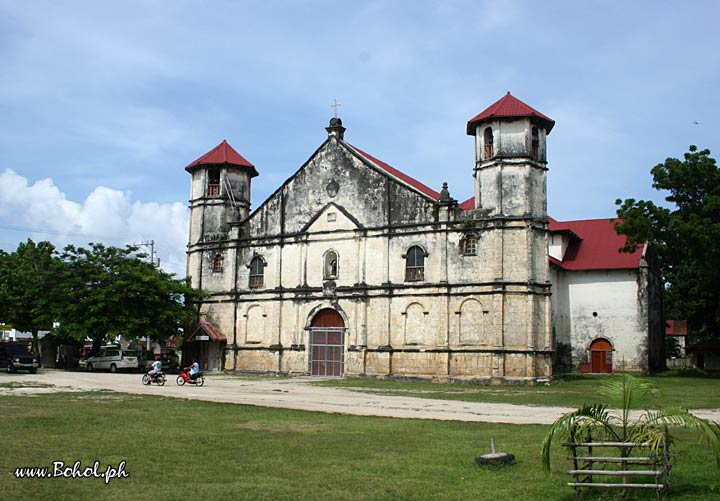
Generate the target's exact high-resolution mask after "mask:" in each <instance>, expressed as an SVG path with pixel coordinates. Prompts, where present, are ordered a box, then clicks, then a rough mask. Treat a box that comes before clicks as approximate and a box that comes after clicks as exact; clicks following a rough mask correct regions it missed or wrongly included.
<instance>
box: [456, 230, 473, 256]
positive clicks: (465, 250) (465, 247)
mask: <svg viewBox="0 0 720 501" xmlns="http://www.w3.org/2000/svg"><path fill="white" fill-rule="evenodd" d="M460 252H461V253H462V255H463V256H477V237H476V236H475V235H465V236H464V237H463V238H462V240H460Z"/></svg>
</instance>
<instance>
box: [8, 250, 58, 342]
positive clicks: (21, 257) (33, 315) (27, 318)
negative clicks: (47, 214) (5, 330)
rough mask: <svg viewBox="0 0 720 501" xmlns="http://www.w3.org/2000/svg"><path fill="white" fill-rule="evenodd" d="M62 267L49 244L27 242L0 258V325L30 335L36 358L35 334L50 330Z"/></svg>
mask: <svg viewBox="0 0 720 501" xmlns="http://www.w3.org/2000/svg"><path fill="white" fill-rule="evenodd" d="M62 268H63V264H62V262H61V261H60V259H59V257H58V255H57V253H56V251H55V247H54V246H53V245H52V244H51V243H50V242H39V243H37V244H36V243H35V242H33V241H32V240H30V239H28V241H27V242H24V243H20V244H19V245H18V247H17V250H15V252H13V253H11V254H7V253H3V255H2V256H0V299H1V300H2V302H3V306H2V310H1V311H2V319H1V320H2V321H3V322H6V323H9V324H11V325H12V326H13V328H15V329H17V330H19V331H23V332H31V333H32V336H33V341H32V343H33V351H34V352H35V353H36V354H37V355H40V345H39V341H38V334H39V332H40V331H41V330H50V329H52V327H53V321H54V320H55V319H56V317H57V306H58V304H59V301H60V297H61V294H62V288H61V284H60V282H59V280H58V279H59V278H60V277H61V275H62Z"/></svg>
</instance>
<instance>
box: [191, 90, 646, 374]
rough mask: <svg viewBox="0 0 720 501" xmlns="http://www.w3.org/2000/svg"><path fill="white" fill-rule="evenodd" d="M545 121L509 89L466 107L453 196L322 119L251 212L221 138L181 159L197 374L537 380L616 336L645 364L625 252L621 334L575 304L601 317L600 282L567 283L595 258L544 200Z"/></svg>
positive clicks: (587, 359) (615, 344) (585, 360)
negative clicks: (467, 148) (301, 156)
mask: <svg viewBox="0 0 720 501" xmlns="http://www.w3.org/2000/svg"><path fill="white" fill-rule="evenodd" d="M554 124H555V122H554V121H553V120H552V119H550V118H549V117H547V116H545V115H543V114H542V113H540V112H538V111H536V110H534V109H533V108H531V107H530V106H528V105H527V104H525V103H523V102H522V101H520V100H519V99H517V98H515V97H514V96H512V95H511V94H510V93H509V92H508V93H507V95H505V96H504V97H502V98H501V99H500V100H498V101H497V102H496V103H494V104H493V105H491V106H490V107H488V108H487V109H486V110H485V111H483V112H482V113H480V114H478V115H477V116H475V117H474V118H472V119H471V120H470V121H468V123H467V134H468V135H470V136H471V137H472V138H473V139H474V145H475V163H474V165H471V166H468V167H467V169H468V177H469V176H472V178H473V182H474V196H473V197H472V198H471V199H470V200H467V201H465V202H462V203H458V201H456V200H454V199H453V198H452V197H451V196H450V194H449V192H448V189H447V185H446V184H443V186H442V188H441V189H440V191H435V190H434V189H432V188H430V187H428V186H426V185H424V184H423V183H421V182H419V181H417V180H416V179H413V178H412V177H410V176H408V175H407V174H405V173H403V172H400V171H398V170H397V169H395V168H393V167H391V166H390V165H388V164H386V163H384V162H383V161H381V160H379V159H377V158H375V157H373V156H372V155H370V154H369V153H366V152H365V151H363V150H361V149H359V148H357V147H355V146H353V145H352V144H350V143H348V142H346V141H345V128H344V127H343V124H342V121H341V120H340V119H339V118H333V119H331V120H330V124H329V126H328V127H327V128H326V131H327V138H326V139H325V141H324V142H323V143H322V144H321V145H320V147H319V148H318V149H317V150H316V151H315V153H313V155H312V156H311V157H310V158H309V159H308V160H307V161H306V162H305V163H304V164H303V165H302V166H301V167H300V169H299V170H298V171H297V172H296V173H295V174H293V175H292V176H291V177H290V178H289V179H288V180H287V181H285V183H284V184H283V185H282V186H280V187H279V188H278V189H277V190H276V191H275V192H274V193H273V194H272V195H271V196H270V197H269V198H268V199H267V200H265V201H264V202H263V203H262V204H261V205H260V206H259V207H258V208H257V209H255V210H253V211H252V212H251V210H250V207H251V206H250V196H251V183H252V179H253V178H254V177H256V176H258V171H257V170H256V168H255V166H253V165H252V164H251V163H250V162H249V161H248V160H246V159H245V158H244V157H243V156H242V155H240V154H239V153H238V152H237V151H235V150H234V149H233V148H232V147H231V146H230V145H229V144H228V143H227V142H226V141H223V142H222V143H220V144H219V145H218V146H217V147H215V148H214V149H213V150H211V151H210V152H208V153H207V154H205V155H203V156H202V157H200V158H198V159H197V160H195V161H194V162H192V163H191V164H190V165H188V166H187V167H186V170H187V171H188V172H189V173H190V174H191V175H192V188H191V197H190V233H189V245H188V265H187V266H188V268H187V273H188V275H189V276H190V277H191V280H192V285H193V287H196V288H199V289H202V290H204V291H205V292H207V296H206V297H205V298H204V299H202V300H201V301H200V302H199V303H198V304H197V305H196V306H197V307H198V308H199V310H200V312H201V321H200V322H199V324H198V325H197V326H195V327H194V328H193V329H191V330H189V331H188V333H187V336H186V339H185V347H186V349H187V350H188V351H189V352H192V353H194V354H195V355H197V356H199V357H200V358H201V363H202V364H203V366H204V367H206V368H208V369H209V370H212V369H225V370H235V371H243V372H254V373H283V374H309V375H317V376H343V375H353V376H356V375H357V376H360V375H361V376H370V377H414V378H428V379H434V380H444V381H476V382H489V383H524V384H535V383H537V382H542V381H547V380H548V379H549V378H551V377H552V374H553V370H554V369H553V368H554V366H555V367H563V365H566V366H568V368H569V369H571V370H576V369H578V368H579V367H580V364H586V365H585V366H584V367H585V368H587V367H589V368H590V369H589V370H588V371H592V370H593V368H595V369H597V371H598V372H607V369H608V367H612V353H614V352H616V351H617V349H618V348H620V347H622V349H623V350H625V351H623V360H625V362H626V363H627V364H628V367H629V368H630V369H636V370H648V369H649V367H650V365H652V364H649V362H648V356H649V355H648V353H649V350H648V343H649V338H650V335H649V332H650V329H649V327H648V325H649V321H648V308H647V301H645V305H646V306H645V310H644V313H643V311H641V310H642V307H641V306H640V299H639V298H640V296H642V295H643V294H645V296H647V294H646V292H647V291H646V289H647V287H646V285H645V282H647V277H645V278H643V277H640V275H639V273H640V272H641V265H640V259H639V258H638V256H634V257H633V259H634V261H632V260H631V261H632V262H633V263H634V264H633V266H634V268H633V266H630V267H629V268H622V267H621V268H618V270H624V271H619V273H620V274H621V275H622V277H623V278H628V277H629V281H630V282H632V284H635V288H634V289H633V290H634V291H635V292H634V294H635V296H636V297H634V298H633V299H632V302H633V305H630V306H628V308H631V309H633V311H635V312H636V313H637V315H634V316H633V315H630V314H626V313H627V312H625V311H624V312H623V315H624V317H623V319H621V320H620V321H619V322H616V323H614V324H612V325H614V326H620V327H621V330H622V332H618V331H615V330H610V329H608V330H603V329H602V328H600V329H598V328H597V326H596V325H594V324H593V323H592V321H591V320H588V319H586V318H585V316H586V311H585V310H587V308H588V307H589V308H595V309H596V310H600V311H598V312H596V316H595V317H592V313H591V314H590V318H597V317H598V316H601V317H600V319H599V321H598V322H602V321H604V320H606V319H608V318H609V317H614V316H615V313H616V312H615V307H614V306H613V305H612V300H613V294H612V293H609V297H608V301H610V303H603V305H602V306H603V307H602V308H601V307H599V306H598V307H595V306H594V305H593V304H590V305H589V306H588V305H584V306H580V305H579V304H578V303H577V302H576V301H575V297H574V296H573V294H574V293H575V291H577V290H580V289H582V287H579V286H577V284H576V282H580V283H583V280H585V281H587V280H588V278H587V276H586V275H587V273H588V272H589V271H590V270H582V269H580V270H576V268H577V267H574V265H573V263H575V264H577V263H576V262H575V261H573V259H575V258H576V257H577V256H578V255H581V254H578V250H579V249H583V250H586V251H589V252H590V253H592V252H594V251H593V250H590V249H589V247H591V246H592V245H593V244H592V243H591V240H592V238H590V237H586V236H585V237H584V236H583V231H581V230H578V231H573V228H575V226H574V225H573V224H571V223H558V222H557V221H554V220H552V219H551V218H549V217H548V214H547V189H546V186H547V172H548V167H547V157H546V137H547V135H548V134H549V133H550V131H551V130H552V128H553V126H554ZM598 226H602V224H600V223H598ZM605 226H606V227H609V228H611V227H612V226H611V223H610V222H609V220H608V221H607V222H606V223H605ZM583 246H584V247H583ZM621 246H622V243H621V244H620V245H619V247H621ZM606 250H609V251H610V252H613V253H616V254H617V248H615V249H614V250H613V249H606ZM639 252H641V251H639ZM581 268H582V265H581ZM633 270H634V271H633ZM576 271H579V272H581V273H580V274H582V273H585V275H582V276H580V274H576ZM636 275H637V277H636ZM646 275H647V273H646ZM643 280H645V282H643ZM632 284H630V285H628V287H629V288H628V291H627V294H625V295H624V299H626V298H627V297H630V296H632V294H633V292H632V291H630V289H632ZM608 287H609V288H612V285H609V286H608ZM608 290H609V289H608ZM643 291H644V292H643ZM553 294H555V295H556V296H555V297H553ZM590 297H592V293H590ZM646 299H647V298H646ZM561 310H562V311H561ZM630 317H632V318H630ZM628 319H630V320H628ZM624 321H632V322H633V328H635V331H633V336H634V337H633V339H632V340H631V341H628V343H631V344H633V348H632V349H631V348H627V347H626V346H625V344H628V343H625V344H623V343H624V341H622V340H623V339H624V338H625V330H626V329H625V328H626V327H627V326H626V325H623V322H624ZM598 322H595V323H596V324H597V323H598ZM643 325H644V326H645V328H644V327H643ZM580 326H582V327H580ZM643 329H644V331H643ZM576 332H580V333H582V335H581V338H582V339H580V340H575V338H574V336H575V335H576ZM643 332H644V334H643ZM640 338H642V339H640ZM597 342H600V344H597ZM593 343H595V344H593ZM638 343H639V344H641V345H644V348H642V347H641V348H639V349H638V350H635V351H633V350H634V347H635V345H636V344H638ZM596 351H602V352H603V355H602V356H603V357H604V358H603V361H604V362H608V363H609V364H610V365H609V366H608V363H604V364H603V365H602V366H601V365H598V364H599V360H600V356H599V355H594V353H595V352H596ZM608 353H609V355H608ZM626 353H627V357H628V358H625V356H626ZM630 358H632V359H630ZM595 359H597V363H596V364H595V366H593V361H594V360H595ZM587 364H590V365H589V366H588V365H587ZM611 370H612V369H611Z"/></svg>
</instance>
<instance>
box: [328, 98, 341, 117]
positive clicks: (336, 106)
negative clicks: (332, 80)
mask: <svg viewBox="0 0 720 501" xmlns="http://www.w3.org/2000/svg"><path fill="white" fill-rule="evenodd" d="M340 106H342V105H341V104H340V103H338V102H337V99H333V104H331V105H330V107H331V108H334V109H335V118H337V109H338V108H339V107H340Z"/></svg>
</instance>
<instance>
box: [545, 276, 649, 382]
mask: <svg viewBox="0 0 720 501" xmlns="http://www.w3.org/2000/svg"><path fill="white" fill-rule="evenodd" d="M565 273H566V274H565V278H566V283H567V291H568V307H569V324H570V334H571V338H572V344H573V362H574V363H575V364H577V363H578V362H582V361H585V360H583V359H582V358H583V357H584V356H585V353H586V350H587V349H588V348H589V346H590V343H591V342H592V341H593V340H594V339H598V338H605V339H607V340H608V341H610V342H611V343H612V345H613V348H614V353H613V369H614V370H617V369H620V368H621V366H622V364H623V361H624V363H625V367H626V368H627V369H630V370H641V369H642V370H644V369H645V368H646V364H647V354H646V349H647V318H643V317H642V316H641V314H640V309H639V307H638V296H637V274H636V272H635V271H634V270H603V271H580V272H565ZM555 306H556V307H560V306H561V304H558V303H556V305H555ZM593 313H597V316H594V315H593ZM554 316H555V317H556V318H557V314H555V315H554Z"/></svg>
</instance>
